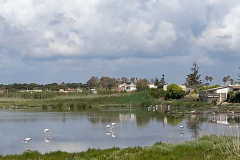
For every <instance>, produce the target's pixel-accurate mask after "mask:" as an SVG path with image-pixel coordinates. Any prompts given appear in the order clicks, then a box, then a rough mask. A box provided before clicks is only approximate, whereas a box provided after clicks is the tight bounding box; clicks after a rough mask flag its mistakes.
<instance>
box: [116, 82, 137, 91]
mask: <svg viewBox="0 0 240 160" xmlns="http://www.w3.org/2000/svg"><path fill="white" fill-rule="evenodd" d="M116 90H118V91H127V92H132V91H135V90H136V85H134V84H133V83H131V84H126V83H123V84H119V85H118V87H117V88H116Z"/></svg>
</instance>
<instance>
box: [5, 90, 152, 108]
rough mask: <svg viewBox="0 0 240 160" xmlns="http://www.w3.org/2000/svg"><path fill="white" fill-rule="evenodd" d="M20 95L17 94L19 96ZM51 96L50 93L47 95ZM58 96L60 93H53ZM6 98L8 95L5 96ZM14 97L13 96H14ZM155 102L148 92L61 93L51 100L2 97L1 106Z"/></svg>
mask: <svg viewBox="0 0 240 160" xmlns="http://www.w3.org/2000/svg"><path fill="white" fill-rule="evenodd" d="M18 94H19V93H16V95H18ZM46 94H50V93H46ZM53 94H54V95H55V94H58V93H53ZM5 96H6V95H5ZM12 96H13V95H12ZM153 103H156V102H154V100H153V99H152V98H151V96H150V94H149V93H148V92H133V93H113V94H100V95H99V94H78V95H76V94H72V93H70V94H66V93H63V94H62V93H59V95H58V96H54V97H52V98H51V97H50V98H49V99H46V98H45V99H24V98H14V97H12V98H8V97H0V106H7V107H9V106H18V107H19V106H20V107H21V106H22V107H42V108H46V106H50V107H53V108H62V107H71V108H74V107H75V108H87V107H89V108H91V107H101V106H121V107H129V106H131V107H140V106H141V107H145V106H149V105H151V104H153Z"/></svg>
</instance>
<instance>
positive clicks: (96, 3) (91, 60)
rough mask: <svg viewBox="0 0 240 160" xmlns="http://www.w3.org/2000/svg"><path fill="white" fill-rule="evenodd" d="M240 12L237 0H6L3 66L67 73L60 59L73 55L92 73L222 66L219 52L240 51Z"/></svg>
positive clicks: (1, 15)
mask: <svg viewBox="0 0 240 160" xmlns="http://www.w3.org/2000/svg"><path fill="white" fill-rule="evenodd" d="M239 17H240V4H239V1H238V0H232V1H224V0H219V1H216V0H196V1H194V2H193V1H192V0H171V1H169V0H141V1H140V0H132V1H127V0H119V1H113V0H104V1H103V0H88V1H78V0H71V1H65V0H41V1H31V0H21V1H19V0H11V1H7V0H0V37H1V38H0V50H4V51H6V52H4V53H1V55H0V56H1V57H0V58H2V59H1V60H0V65H1V66H4V65H6V63H12V64H13V63H14V64H16V66H18V65H21V66H22V67H23V68H24V69H27V68H28V67H29V68H30V67H31V68H32V69H33V70H34V68H37V69H36V70H38V71H39V72H40V71H41V72H45V71H46V70H48V68H54V69H53V70H54V71H55V72H56V73H58V74H60V73H61V70H60V68H61V69H63V68H62V66H61V67H59V66H60V65H61V63H60V61H61V60H62V59H71V60H72V61H74V64H73V63H72V64H71V63H69V64H66V66H65V67H66V68H68V69H69V71H72V72H75V71H76V70H78V71H86V72H90V73H91V74H92V75H94V73H97V74H98V73H100V72H103V73H102V74H106V73H107V71H109V73H112V72H113V71H118V72H120V70H121V69H119V68H121V67H122V66H121V65H120V64H122V65H125V66H127V67H128V70H130V69H129V68H136V70H137V68H138V67H139V66H138V65H137V63H144V65H146V66H152V65H151V63H153V62H154V64H155V65H157V63H159V64H161V63H164V62H168V63H166V65H168V64H176V65H182V66H185V65H189V64H191V63H192V62H194V61H196V62H198V63H200V64H202V65H204V66H209V65H211V66H215V65H216V58H213V54H215V53H216V52H218V51H221V52H222V51H224V52H228V53H229V54H231V56H232V57H233V59H234V58H235V59H236V57H239V56H238V55H237V53H239V50H240V46H239V43H238V42H239V36H240V27H239V26H240V20H239ZM219 55H220V54H219ZM217 59H218V63H219V62H220V61H226V59H223V58H222V59H221V56H218V57H217ZM38 61H40V62H41V63H44V64H45V66H44V67H43V68H44V69H39V66H40V65H39V63H40V62H39V63H38ZM229 61H230V60H229ZM34 62H36V63H34ZM106 63H108V65H107V66H108V67H109V68H108V69H109V70H108V69H106V68H105V67H106ZM224 63H227V62H224ZM228 63H232V62H228ZM23 64H24V65H23ZM30 64H31V66H28V65H30ZM95 64H96V65H95ZM164 64H165V63H164ZM77 65H79V66H77ZM84 65H85V66H84ZM12 66H14V65H12ZM86 66H87V67H88V68H87V67H86ZM97 66H98V67H99V68H101V69H102V70H98V71H96V68H97ZM160 66H161V65H160ZM58 68H59V69H58ZM162 68H164V67H162ZM18 69H19V68H18ZM159 70H161V68H159ZM128 72H129V75H130V74H131V73H130V71H128ZM128 72H125V74H126V73H128ZM90 73H89V74H90ZM136 74H146V75H149V74H148V73H144V72H139V73H136ZM102 76H104V75H102ZM109 76H111V75H109ZM126 76H127V75H126Z"/></svg>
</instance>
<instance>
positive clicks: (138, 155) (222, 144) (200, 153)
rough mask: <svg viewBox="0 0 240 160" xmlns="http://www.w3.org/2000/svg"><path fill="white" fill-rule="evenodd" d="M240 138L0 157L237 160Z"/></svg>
mask: <svg viewBox="0 0 240 160" xmlns="http://www.w3.org/2000/svg"><path fill="white" fill-rule="evenodd" d="M239 142H240V139H239V137H230V136H220V137H217V136H215V135H211V136H203V137H201V138H199V139H197V140H195V141H189V142H184V143H181V144H167V143H162V142H158V143H156V144H154V145H153V146H150V147H134V148H125V149H120V148H111V149H105V150H99V149H88V150H87V151H86V152H78V153H67V152H62V151H57V152H50V153H46V154H40V153H38V152H25V153H23V154H22V155H7V156H0V160H4V159H18V160H22V159H36V160H37V159H39V160H40V159H58V160H64V159H73V160H85V159H96V160H97V159H131V160H132V159H133V160H134V159H136V160H141V159H163V160H164V159H174V160H175V159H176V160H182V159H183V160H185V159H191V160H198V159H239V158H240V155H239V154H240V151H239V146H240V145H239V144H240V143H239Z"/></svg>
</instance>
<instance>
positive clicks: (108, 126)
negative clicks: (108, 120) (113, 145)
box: [106, 123, 116, 130]
mask: <svg viewBox="0 0 240 160" xmlns="http://www.w3.org/2000/svg"><path fill="white" fill-rule="evenodd" d="M115 125H116V123H112V126H110V125H109V124H108V125H106V127H107V128H108V129H111V130H112V129H114V128H115Z"/></svg>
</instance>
